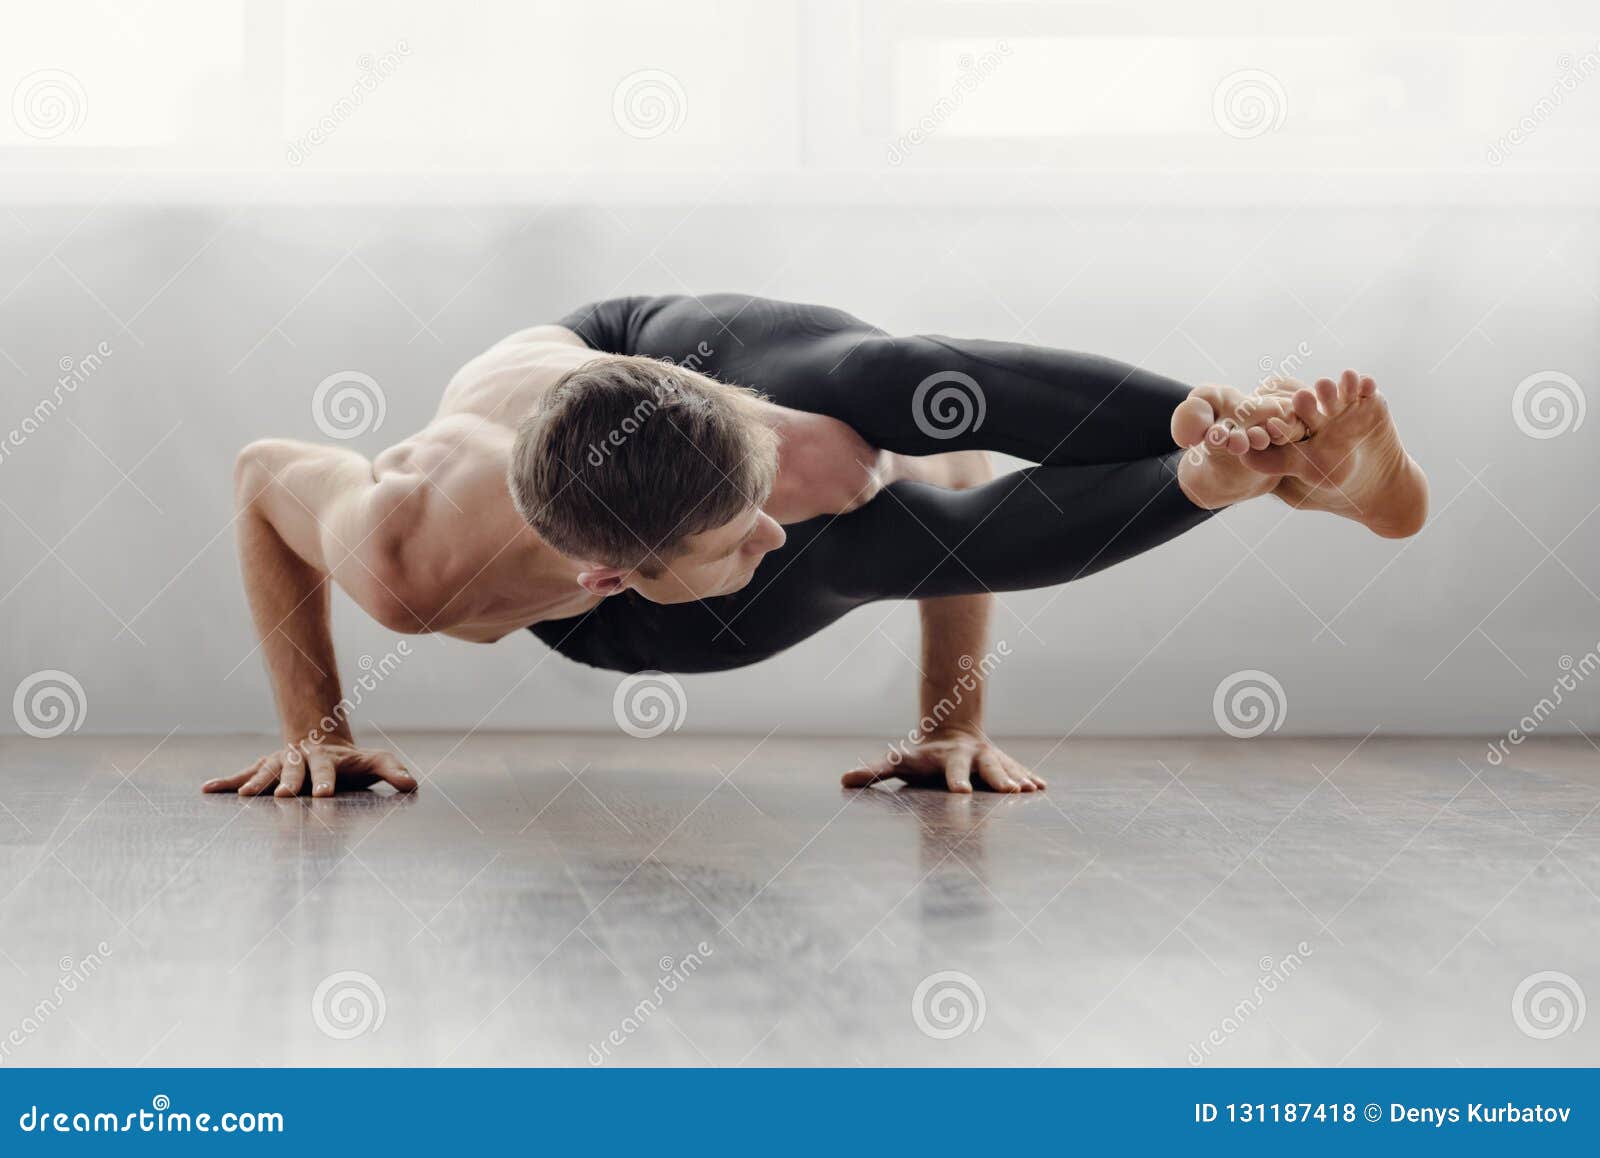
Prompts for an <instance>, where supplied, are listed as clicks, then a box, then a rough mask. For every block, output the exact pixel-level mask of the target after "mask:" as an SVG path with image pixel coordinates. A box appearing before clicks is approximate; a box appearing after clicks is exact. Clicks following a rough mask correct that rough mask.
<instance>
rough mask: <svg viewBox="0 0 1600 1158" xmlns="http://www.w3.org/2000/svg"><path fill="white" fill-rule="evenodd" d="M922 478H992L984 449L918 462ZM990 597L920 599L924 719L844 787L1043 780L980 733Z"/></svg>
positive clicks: (963, 481)
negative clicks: (882, 783)
mask: <svg viewBox="0 0 1600 1158" xmlns="http://www.w3.org/2000/svg"><path fill="white" fill-rule="evenodd" d="M916 461H917V462H918V466H919V470H918V477H919V478H920V479H921V481H924V482H931V483H936V484H937V485H940V486H948V487H951V488H953V489H957V490H960V489H964V488H966V487H971V486H976V485H978V484H979V483H982V482H987V481H988V480H989V479H991V478H993V477H994V469H993V467H992V466H991V465H990V463H989V457H988V455H987V454H984V453H983V452H982V451H961V452H956V453H952V454H943V455H938V456H936V457H933V458H927V459H921V460H916ZM994 601H995V597H994V596H993V595H992V594H989V593H987V592H986V593H984V594H982V595H950V596H945V597H942V598H938V599H923V600H920V601H919V602H918V604H917V609H918V611H919V612H920V614H921V617H922V662H921V684H920V691H919V695H920V702H921V708H922V715H921V717H920V718H919V719H918V721H917V727H916V728H915V729H914V730H913V731H912V732H911V733H910V734H908V736H907V738H906V739H905V740H903V741H899V742H897V743H894V744H892V745H891V750H890V753H889V755H888V756H887V757H885V758H884V759H882V760H879V761H877V762H876V763H874V764H871V765H868V766H867V767H864V768H857V769H855V770H853V771H851V772H847V773H845V776H844V785H845V787H847V788H865V787H866V786H867V785H869V784H873V783H876V782H877V781H879V780H888V779H896V778H898V779H901V780H904V781H906V782H907V783H908V784H919V785H928V786H933V785H943V786H944V787H946V788H948V789H949V790H950V791H951V792H963V793H964V792H971V791H972V786H973V778H974V777H976V778H977V779H978V781H979V783H980V784H981V785H983V786H985V787H987V788H990V789H992V790H994V791H996V792H1033V791H1037V790H1041V789H1043V788H1044V786H1045V782H1044V780H1043V779H1042V778H1041V777H1039V776H1038V775H1036V774H1034V773H1033V772H1032V771H1031V770H1030V769H1028V768H1026V767H1024V766H1023V765H1022V764H1021V763H1019V762H1018V761H1016V760H1014V759H1012V758H1011V757H1010V756H1008V755H1007V754H1006V753H1005V752H1003V751H1001V750H1000V748H999V747H997V746H996V745H995V744H994V743H992V742H991V741H990V740H989V738H988V737H987V736H986V735H985V734H984V730H983V701H984V693H985V690H986V688H985V681H986V680H987V678H988V675H989V672H990V671H991V670H992V669H993V667H994V666H995V664H997V663H998V662H999V652H1003V644H1002V646H1001V648H1000V649H999V652H995V651H991V650H990V649H989V633H990V625H991V623H992V621H993V618H994Z"/></svg>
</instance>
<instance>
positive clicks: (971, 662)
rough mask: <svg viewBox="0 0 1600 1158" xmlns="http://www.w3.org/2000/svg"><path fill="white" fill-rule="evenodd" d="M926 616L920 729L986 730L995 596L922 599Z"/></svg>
mask: <svg viewBox="0 0 1600 1158" xmlns="http://www.w3.org/2000/svg"><path fill="white" fill-rule="evenodd" d="M918 610H919V611H920V613H921V616H922V682H921V689H920V700H921V707H922V716H921V725H920V727H921V729H922V730H924V731H928V730H930V729H929V725H930V723H931V724H932V730H936V731H937V730H951V729H956V730H961V731H968V732H974V733H976V732H979V731H981V730H982V728H983V700H984V690H985V689H984V679H985V677H986V674H987V672H988V669H989V667H990V666H991V664H990V663H988V662H986V660H985V654H986V652H987V649H988V645H989V629H990V624H991V623H992V621H993V618H994V596H993V595H989V594H983V595H951V596H947V597H945V598H942V599H924V600H922V601H921V602H920V603H919V604H918Z"/></svg>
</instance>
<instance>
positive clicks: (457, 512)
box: [372, 326, 941, 643]
mask: <svg viewBox="0 0 1600 1158" xmlns="http://www.w3.org/2000/svg"><path fill="white" fill-rule="evenodd" d="M599 356H601V355H598V354H597V353H596V352H595V351H594V350H592V349H590V348H589V347H587V346H585V345H584V344H583V343H582V342H581V341H580V340H579V339H578V337H577V335H575V334H573V333H572V332H571V331H570V330H566V329H563V328H562V327H559V326H539V327H536V328H534V329H531V330H525V331H522V332H521V333H518V334H514V335H512V336H511V337H509V338H507V339H506V340H505V341H502V342H500V343H498V344H496V345H495V346H493V347H492V348H490V349H489V350H488V351H486V352H485V353H483V354H481V355H479V356H478V357H476V358H474V359H472V361H470V362H468V363H467V364H466V365H465V366H463V367H462V368H461V369H460V370H459V371H458V372H457V373H456V374H455V376H454V377H453V378H451V380H450V383H449V385H448V386H447V387H446V388H445V392H444V396H443V398H442V399H441V401H440V403H439V409H438V411H437V412H436V413H435V415H434V417H433V420H432V421H431V422H429V423H428V425H427V426H425V427H423V428H422V429H421V430H419V431H417V432H416V433H415V434H413V435H411V436H409V437H408V438H405V439H403V440H401V441H400V442H397V443H395V444H394V445H393V446H391V447H389V448H387V449H386V450H384V451H383V452H381V453H380V454H378V455H377V456H376V457H375V458H374V459H373V460H372V469H373V477H374V478H375V480H376V481H377V483H378V484H379V487H380V489H385V488H387V489H390V490H392V491H393V492H394V494H395V495H396V496H397V499H396V509H395V512H394V514H393V515H392V516H391V518H392V519H398V520H399V522H400V525H402V526H403V527H404V534H403V535H401V536H399V537H398V538H399V542H400V547H399V548H398V549H399V551H400V552H401V555H402V558H401V559H399V560H397V562H399V563H401V564H402V566H403V570H404V572H405V574H406V575H407V576H408V587H410V588H411V590H412V591H413V592H415V591H416V590H417V589H418V588H420V589H421V590H422V591H423V592H424V593H425V598H422V599H420V600H418V602H419V603H420V604H421V605H423V606H426V607H427V608H429V613H428V615H427V620H428V626H427V628H426V630H431V631H437V632H440V633H441V634H444V635H449V636H452V637H454V638H456V639H463V640H468V641H471V642H475V643H492V642H493V641H495V640H498V639H501V638H503V637H504V636H506V635H509V634H511V633H512V632H515V631H519V630H521V629H523V628H525V627H527V626H529V625H530V624H533V623H537V622H540V621H542V620H547V619H561V618H565V617H568V616H572V615H578V614H581V613H583V612H584V611H586V610H588V609H589V608H591V607H593V606H595V604H597V603H598V602H599V601H600V599H601V596H598V595H594V594H591V593H590V592H588V591H586V590H584V589H583V588H582V587H581V586H580V585H579V584H578V582H577V579H576V576H577V573H578V571H579V566H578V564H577V562H576V561H574V560H570V559H567V558H565V557H563V556H561V555H560V554H559V553H557V552H555V551H554V550H552V549H551V548H550V547H549V546H548V545H547V544H545V543H544V542H543V541H542V540H540V538H539V536H538V535H537V534H536V533H535V532H534V531H533V529H532V528H531V527H529V526H528V525H527V523H526V522H524V521H523V519H522V517H521V516H520V515H519V514H517V511H516V508H515V507H514V506H513V505H512V502H511V495H510V492H509V490H508V488H507V483H506V470H507V466H508V464H509V462H510V456H511V449H512V444H513V442H514V440H515V438H516V433H517V427H518V426H519V424H520V423H521V421H522V419H523V418H524V417H525V416H526V415H527V414H528V413H529V411H530V410H532V408H533V407H534V405H535V403H537V402H538V401H539V399H540V397H541V396H542V395H543V394H544V392H545V391H547V390H549V389H550V388H551V387H552V386H554V385H555V383H556V382H557V381H558V380H559V379H560V378H561V376H562V375H563V374H565V373H567V372H568V371H569V370H572V369H574V368H575V367H577V366H580V365H582V364H583V363H585V362H588V361H590V360H592V359H594V358H596V357H599ZM763 416H764V417H765V418H766V419H767V421H769V422H770V423H771V425H772V426H773V427H774V429H776V430H777V431H778V433H779V436H780V440H781V441H780V447H781V449H780V451H779V471H778V481H777V484H776V486H775V487H774V489H773V492H772V495H771V498H770V499H769V501H768V502H767V503H766V505H765V510H766V511H767V513H768V514H769V515H771V516H772V517H773V518H774V519H776V520H777V521H778V522H780V523H796V522H801V521H803V520H805V519H809V518H814V517H816V516H818V515H823V514H832V513H840V512H844V511H848V510H851V509H853V508H854V507H857V506H859V505H861V504H862V503H864V502H866V501H868V500H869V499H871V498H872V497H873V496H874V495H876V494H877V493H878V491H879V490H881V489H882V487H883V486H885V485H886V484H887V483H889V482H891V481H893V480H894V479H897V478H908V477H915V478H923V479H926V480H928V481H941V480H940V478H939V476H938V472H937V465H936V464H937V462H938V460H937V459H906V458H903V457H901V456H897V455H892V454H889V453H887V452H884V451H879V450H877V449H875V448H873V447H871V446H869V445H868V444H867V443H866V442H865V440H863V439H862V438H861V437H860V436H859V435H857V434H856V433H855V431H853V430H852V429H850V427H848V426H846V425H845V424H843V423H841V422H838V421H836V420H834V419H831V418H827V417H825V416H822V415H816V414H806V413H802V412H800V411H795V410H789V409H786V408H784V407H780V406H776V405H772V404H767V403H764V404H763Z"/></svg>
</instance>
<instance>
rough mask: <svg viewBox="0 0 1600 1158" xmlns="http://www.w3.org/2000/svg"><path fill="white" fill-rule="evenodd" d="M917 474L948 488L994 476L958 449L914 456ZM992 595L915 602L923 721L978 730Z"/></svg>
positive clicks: (976, 457)
mask: <svg viewBox="0 0 1600 1158" xmlns="http://www.w3.org/2000/svg"><path fill="white" fill-rule="evenodd" d="M920 461H921V463H922V464H923V477H924V478H925V479H926V480H927V481H930V482H935V483H938V484H939V485H942V486H946V487H949V488H950V489H952V490H966V489H967V488H969V487H975V486H978V485H980V484H982V483H984V482H987V481H988V480H989V479H992V478H993V477H994V466H993V464H992V463H991V462H990V461H989V456H988V455H987V454H984V453H983V452H982V451H964V452H957V453H954V454H944V455H938V456H936V457H933V458H929V459H923V460H920ZM994 598H995V597H994V595H992V594H991V593H989V592H983V593H982V594H979V595H950V596H945V597H943V598H938V599H924V600H921V601H920V602H919V603H918V610H919V612H920V614H921V617H922V682H921V690H920V700H921V706H922V720H923V721H924V723H923V725H922V726H923V727H926V726H927V724H926V721H928V720H930V719H931V720H933V721H935V726H936V727H940V728H959V729H962V730H966V731H973V732H976V731H980V730H981V729H982V726H983V697H984V684H983V681H984V678H985V676H986V675H987V672H988V669H989V667H990V666H991V665H990V664H989V663H986V662H985V660H984V657H985V655H986V653H987V651H988V646H989V631H990V626H991V624H992V623H993V620H994Z"/></svg>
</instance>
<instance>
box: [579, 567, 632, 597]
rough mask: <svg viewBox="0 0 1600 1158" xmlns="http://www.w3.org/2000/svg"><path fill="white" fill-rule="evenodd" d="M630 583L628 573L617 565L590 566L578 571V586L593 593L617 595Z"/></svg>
mask: <svg viewBox="0 0 1600 1158" xmlns="http://www.w3.org/2000/svg"><path fill="white" fill-rule="evenodd" d="M627 585H628V573H627V572H626V571H623V570H621V569H619V568H617V567H590V568H587V569H586V570H583V571H579V572H578V586H580V587H582V588H583V589H584V590H585V591H587V592H588V593H589V594H591V595H615V594H617V592H619V591H621V590H622V589H623V588H624V587H626V586H627Z"/></svg>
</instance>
